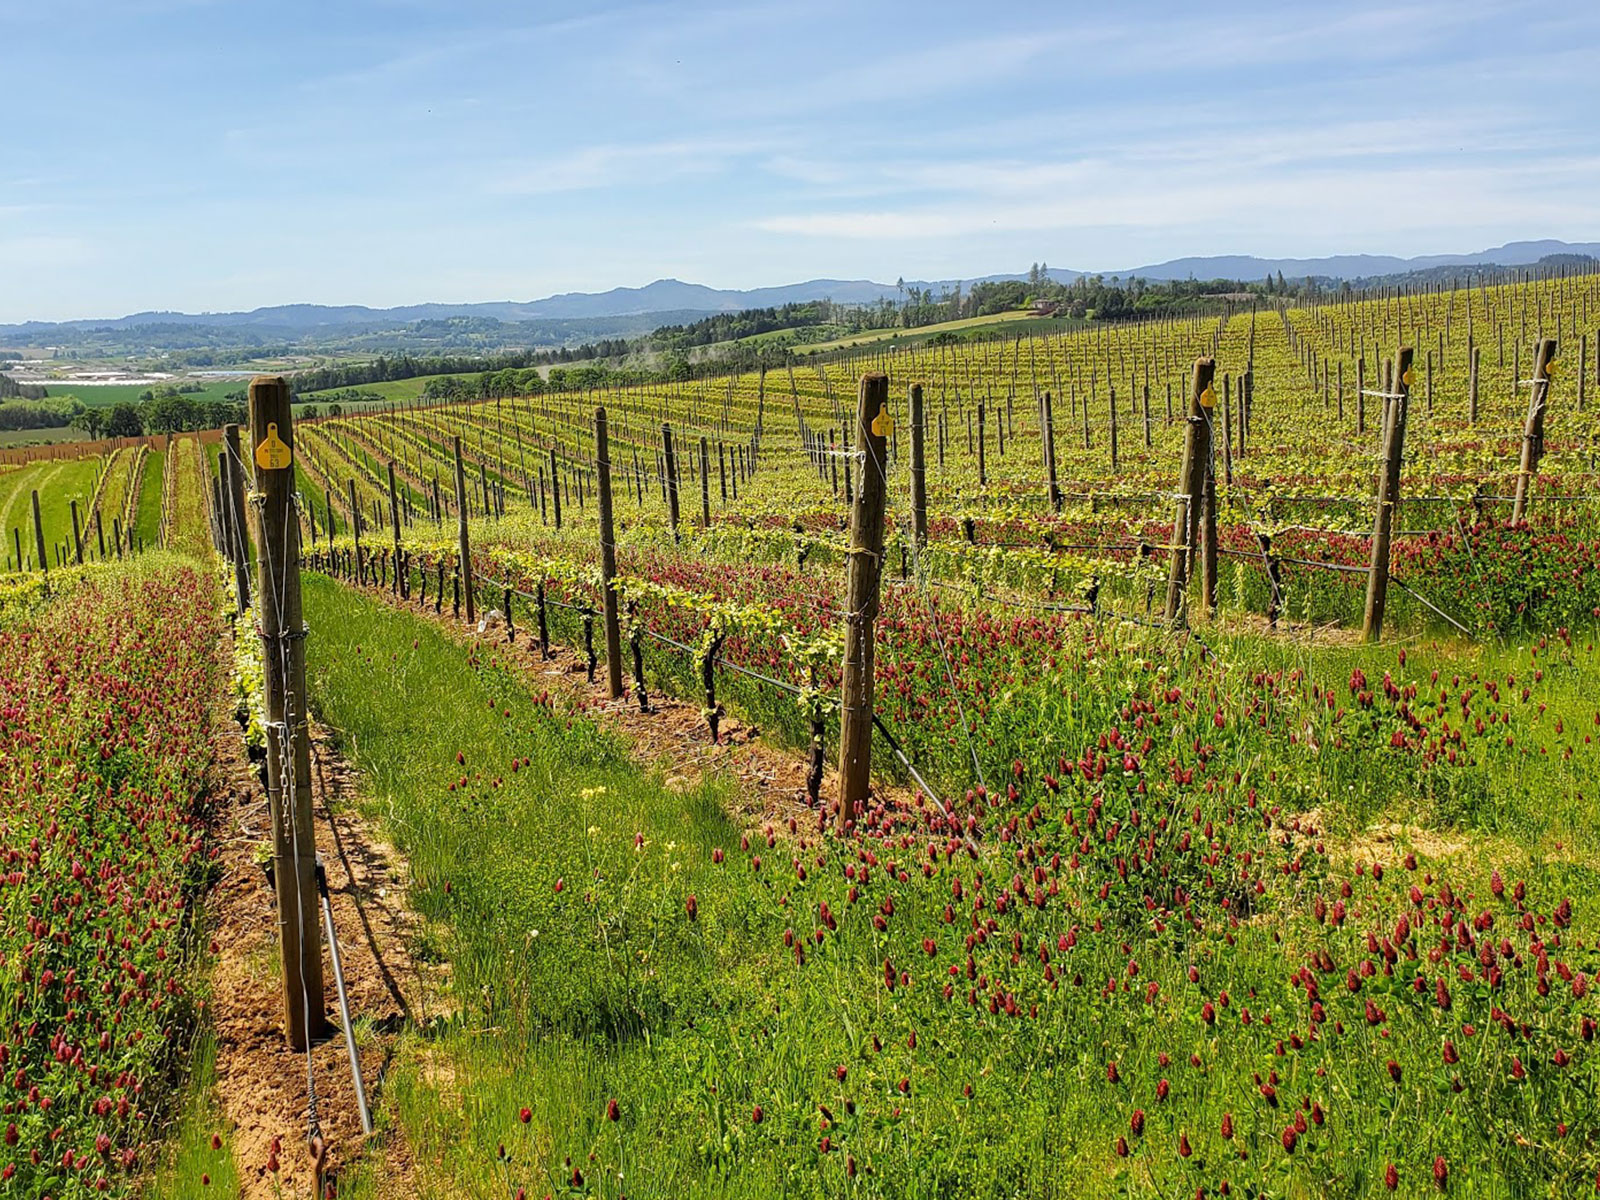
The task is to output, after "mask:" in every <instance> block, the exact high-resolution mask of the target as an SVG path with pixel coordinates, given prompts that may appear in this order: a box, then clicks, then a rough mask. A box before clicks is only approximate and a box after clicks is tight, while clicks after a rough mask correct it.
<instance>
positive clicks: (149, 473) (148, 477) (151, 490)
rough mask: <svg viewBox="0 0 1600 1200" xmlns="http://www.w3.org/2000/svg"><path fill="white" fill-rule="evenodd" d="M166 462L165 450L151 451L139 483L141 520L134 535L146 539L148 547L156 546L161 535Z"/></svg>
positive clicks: (145, 461) (135, 528)
mask: <svg viewBox="0 0 1600 1200" xmlns="http://www.w3.org/2000/svg"><path fill="white" fill-rule="evenodd" d="M166 461H167V452H166V451H165V450H151V451H150V452H149V453H148V454H146V455H145V459H144V477H143V479H142V480H141V481H140V483H139V518H138V521H137V522H136V524H135V525H134V533H135V535H136V536H138V537H140V538H143V539H144V544H145V545H146V546H154V545H155V544H156V538H157V537H159V536H160V533H161V483H162V472H163V471H164V470H165V469H166Z"/></svg>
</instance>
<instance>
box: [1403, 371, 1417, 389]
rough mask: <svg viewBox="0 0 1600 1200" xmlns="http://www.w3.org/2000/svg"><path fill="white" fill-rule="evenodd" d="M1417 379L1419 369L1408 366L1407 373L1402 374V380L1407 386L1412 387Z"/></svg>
mask: <svg viewBox="0 0 1600 1200" xmlns="http://www.w3.org/2000/svg"><path fill="white" fill-rule="evenodd" d="M1416 381H1417V369H1416V368H1415V367H1407V368H1406V373H1405V374H1404V375H1402V376H1400V382H1401V383H1403V384H1405V385H1406V386H1407V387H1410V386H1411V385H1412V384H1414V383H1416Z"/></svg>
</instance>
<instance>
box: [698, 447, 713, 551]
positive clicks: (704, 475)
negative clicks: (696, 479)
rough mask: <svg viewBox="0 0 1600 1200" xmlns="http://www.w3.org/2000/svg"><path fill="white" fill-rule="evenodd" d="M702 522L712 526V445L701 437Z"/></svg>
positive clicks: (708, 526) (707, 526)
mask: <svg viewBox="0 0 1600 1200" xmlns="http://www.w3.org/2000/svg"><path fill="white" fill-rule="evenodd" d="M700 523H701V524H702V525H703V526H705V527H706V528H707V529H710V528H711V446H710V443H708V442H707V441H706V439H705V438H704V437H702V438H701V439H700Z"/></svg>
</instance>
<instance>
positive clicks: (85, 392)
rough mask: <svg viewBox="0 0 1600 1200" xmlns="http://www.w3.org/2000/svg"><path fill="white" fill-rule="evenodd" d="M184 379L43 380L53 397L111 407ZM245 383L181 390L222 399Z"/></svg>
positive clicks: (228, 382) (231, 381)
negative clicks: (93, 384) (91, 383)
mask: <svg viewBox="0 0 1600 1200" xmlns="http://www.w3.org/2000/svg"><path fill="white" fill-rule="evenodd" d="M184 382H186V381H184V380H170V381H168V383H166V384H148V383H126V384H124V383H110V384H104V385H101V386H96V387H75V386H73V385H72V384H71V383H67V382H55V383H48V382H47V383H46V384H45V387H46V388H47V389H48V391H49V393H50V398H51V399H52V400H59V399H61V398H62V397H63V396H75V397H76V398H77V399H78V400H80V401H82V402H83V404H84V406H85V407H87V408H111V407H112V406H114V405H117V404H137V403H139V397H140V396H141V395H143V394H144V393H145V392H148V391H152V390H154V389H155V388H157V387H167V386H176V385H177V384H179V383H184ZM247 383H248V381H247V380H244V379H227V380H219V381H216V382H212V383H207V384H206V385H205V390H204V391H199V392H186V393H184V394H185V395H186V396H187V397H188V398H189V399H191V400H223V399H226V398H227V394H228V393H229V392H237V391H239V390H240V389H241V388H243V387H245V386H246V384H247Z"/></svg>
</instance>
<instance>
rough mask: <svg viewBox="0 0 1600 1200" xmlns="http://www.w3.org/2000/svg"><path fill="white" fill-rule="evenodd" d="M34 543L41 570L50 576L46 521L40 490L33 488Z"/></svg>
mask: <svg viewBox="0 0 1600 1200" xmlns="http://www.w3.org/2000/svg"><path fill="white" fill-rule="evenodd" d="M33 544H34V546H35V547H36V548H37V553H38V555H39V570H40V571H42V572H44V574H45V576H46V577H47V578H48V577H49V575H50V559H49V557H48V556H47V555H46V554H45V549H44V521H43V520H41V519H40V517H39V490H38V489H37V488H35V489H34V490H33ZM117 557H118V558H121V557H122V548H121V546H118V547H117Z"/></svg>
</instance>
